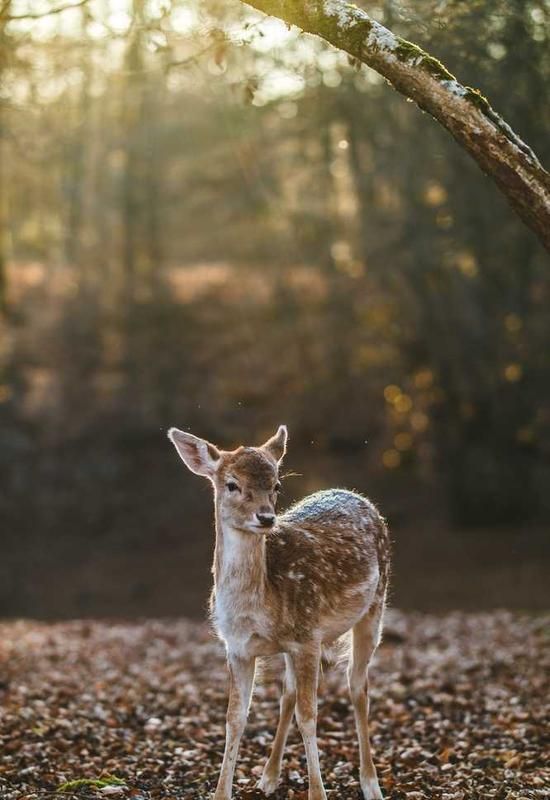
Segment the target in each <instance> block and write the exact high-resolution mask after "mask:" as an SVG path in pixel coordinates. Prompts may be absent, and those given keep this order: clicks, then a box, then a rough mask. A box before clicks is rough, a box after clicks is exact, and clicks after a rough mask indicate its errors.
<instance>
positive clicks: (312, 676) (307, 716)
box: [291, 645, 326, 800]
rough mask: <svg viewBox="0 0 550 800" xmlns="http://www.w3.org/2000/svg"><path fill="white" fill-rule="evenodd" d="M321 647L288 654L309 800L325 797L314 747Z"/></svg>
mask: <svg viewBox="0 0 550 800" xmlns="http://www.w3.org/2000/svg"><path fill="white" fill-rule="evenodd" d="M320 659H321V648H320V647H319V646H317V645H315V646H313V645H312V646H308V647H304V648H302V649H300V650H299V651H298V652H295V653H293V654H292V655H291V660H292V666H293V668H294V675H295V679H296V721H297V723H298V728H299V729H300V733H301V734H302V739H303V740H304V747H305V751H306V759H307V771H308V778H309V791H308V800H326V794H325V788H324V786H323V781H322V778H321V770H320V767H319V751H318V749H317V687H318V683H319V662H320Z"/></svg>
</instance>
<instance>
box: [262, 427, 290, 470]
mask: <svg viewBox="0 0 550 800" xmlns="http://www.w3.org/2000/svg"><path fill="white" fill-rule="evenodd" d="M287 439H288V431H287V429H286V425H279V428H278V430H277V433H276V434H275V436H272V437H271V439H268V440H267V442H265V444H263V445H262V450H267V452H268V453H269V454H270V455H271V456H273V458H274V459H275V461H277V462H278V463H279V464H280V463H281V461H282V460H283V458H284V455H285V453H286V442H287Z"/></svg>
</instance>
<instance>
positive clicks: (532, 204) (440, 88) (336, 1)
mask: <svg viewBox="0 0 550 800" xmlns="http://www.w3.org/2000/svg"><path fill="white" fill-rule="evenodd" d="M246 3H247V4H248V5H250V6H252V7H253V8H255V9H257V10H259V11H263V12H265V13H266V14H270V15H271V16H274V17H278V18H279V19H281V20H283V21H284V22H286V23H287V24H289V25H297V26H298V27H299V28H301V29H302V30H303V31H305V32H306V33H312V34H315V35H317V36H320V37H321V38H322V39H324V40H325V41H327V42H329V43H330V44H332V45H334V46H335V47H337V48H339V49H340V50H343V51H345V52H346V53H348V54H349V55H350V56H352V58H354V59H356V60H357V61H358V62H360V63H362V64H366V65H367V66H369V67H371V68H372V69H374V70H376V72H378V73H379V74H380V75H382V76H383V77H384V78H386V79H387V80H388V81H389V82H390V83H391V84H392V85H393V86H394V88H395V89H397V91H398V92H400V93H401V94H402V95H404V96H405V97H407V98H409V99H411V100H413V101H414V102H415V103H416V104H417V105H418V106H419V107H420V108H421V109H422V110H423V111H427V112H428V113H429V114H431V115H432V116H433V117H434V118H435V119H436V120H437V121H438V122H439V123H441V125H443V127H445V128H446V129H447V130H448V131H449V132H450V133H451V134H452V135H453V136H454V138H455V139H456V141H457V142H458V143H459V144H460V145H461V146H462V147H463V148H464V149H465V150H466V151H467V152H468V153H469V154H470V156H471V157H472V158H474V159H475V161H476V162H477V163H478V164H479V166H480V167H481V169H482V170H483V171H484V172H485V173H486V174H487V175H489V176H490V177H491V178H492V179H493V180H494V181H495V183H496V184H497V186H498V187H499V189H500V190H501V192H502V193H503V194H504V195H505V197H506V198H507V199H508V201H509V202H510V204H511V206H512V207H513V208H514V210H515V211H516V212H517V213H518V214H519V216H520V217H521V219H522V220H523V221H524V222H525V224H526V225H528V226H529V227H530V228H531V229H532V230H533V231H534V232H535V234H536V235H537V237H538V238H539V240H540V241H541V242H542V244H543V245H544V246H545V247H546V249H547V250H550V175H549V174H548V172H547V171H546V170H545V169H544V168H543V166H542V165H541V163H540V161H539V160H538V158H537V156H536V155H535V153H534V152H533V151H532V150H531V148H530V147H529V146H528V145H527V144H525V142H523V141H522V139H521V138H520V137H519V136H518V135H517V134H516V133H515V132H514V131H513V130H512V128H511V127H510V126H509V125H508V124H507V123H506V122H505V120H504V119H502V117H500V116H499V115H498V114H497V113H496V111H494V109H493V108H492V107H491V105H490V103H489V102H488V100H487V99H486V98H485V97H484V96H483V95H482V94H481V92H479V91H478V90H477V89H473V88H471V87H469V86H463V85H462V84H461V83H460V82H459V81H458V80H457V79H456V78H455V76H454V75H452V74H451V73H450V72H449V70H448V69H447V68H446V67H445V66H444V65H443V64H442V63H441V62H440V61H438V60H437V59H436V58H434V57H433V56H431V55H429V54H428V53H427V52H425V51H424V50H422V49H421V48H420V47H418V46H417V45H415V44H413V43H412V42H409V41H407V40H405V39H402V38H401V37H399V36H396V35H395V34H394V33H392V32H391V31H390V30H389V29H388V28H385V27H384V26H383V25H381V24H380V23H378V22H376V21H375V20H373V19H372V18H371V17H370V16H369V15H368V14H367V12H365V11H363V10H362V9H360V8H358V7H357V6H353V5H350V4H349V3H346V2H344V1H343V0H315V1H314V0H246Z"/></svg>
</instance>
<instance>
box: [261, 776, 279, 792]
mask: <svg viewBox="0 0 550 800" xmlns="http://www.w3.org/2000/svg"><path fill="white" fill-rule="evenodd" d="M278 785H279V776H278V775H266V773H265V772H264V774H263V775H262V777H261V778H260V780H259V781H258V789H259V790H260V791H261V792H263V793H264V794H267V795H269V794H273V792H274V791H276V789H277V786H278Z"/></svg>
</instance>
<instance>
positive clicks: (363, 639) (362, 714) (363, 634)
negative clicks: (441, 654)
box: [348, 601, 384, 800]
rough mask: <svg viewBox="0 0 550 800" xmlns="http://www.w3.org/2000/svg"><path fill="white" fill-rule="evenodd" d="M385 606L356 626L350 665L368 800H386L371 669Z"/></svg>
mask: <svg viewBox="0 0 550 800" xmlns="http://www.w3.org/2000/svg"><path fill="white" fill-rule="evenodd" d="M383 610H384V603H383V601H382V602H379V603H377V604H376V605H375V606H374V607H373V608H371V609H369V611H368V612H367V614H365V616H364V617H362V619H360V620H359V622H358V623H356V625H354V627H353V649H352V655H351V658H350V662H349V666H348V684H349V690H350V695H351V701H352V703H353V710H354V714H355V723H356V725H357V733H358V736H359V757H360V770H359V775H360V781H361V789H362V791H363V795H364V797H365V800H383V795H382V792H381V790H380V786H379V784H378V778H377V775H376V768H375V766H374V764H373V761H372V755H371V750H370V739H369V720H368V717H369V678H368V666H369V661H370V659H371V657H372V654H373V653H374V651H375V650H376V647H377V646H378V643H379V641H380V632H381V627H382V613H383Z"/></svg>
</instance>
